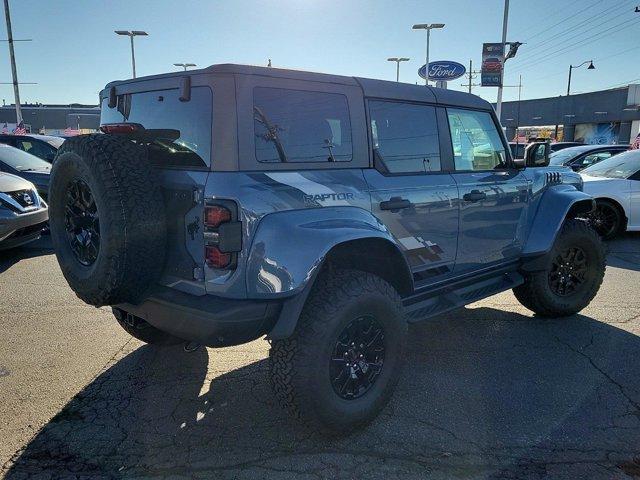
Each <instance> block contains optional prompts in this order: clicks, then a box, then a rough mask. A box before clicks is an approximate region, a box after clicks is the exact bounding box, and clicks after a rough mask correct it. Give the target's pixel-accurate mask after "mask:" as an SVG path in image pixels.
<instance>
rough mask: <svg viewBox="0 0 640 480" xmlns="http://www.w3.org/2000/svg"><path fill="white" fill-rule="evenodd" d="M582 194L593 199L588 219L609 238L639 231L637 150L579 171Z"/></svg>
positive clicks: (639, 158) (639, 162) (639, 166)
mask: <svg viewBox="0 0 640 480" xmlns="http://www.w3.org/2000/svg"><path fill="white" fill-rule="evenodd" d="M580 175H581V176H582V180H583V181H584V191H585V192H586V193H588V194H590V195H592V196H593V198H595V199H596V210H595V212H594V213H592V214H591V216H590V220H591V222H592V224H593V226H594V227H595V229H596V230H597V231H598V233H600V235H602V237H603V238H605V239H608V238H612V237H614V236H615V235H616V234H617V233H619V232H621V231H624V230H627V231H639V230H640V150H629V151H626V152H623V153H620V154H618V155H616V156H614V157H611V158H608V159H606V160H603V161H601V162H599V163H597V164H595V165H592V166H591V167H588V168H585V169H584V170H582V171H581V172H580Z"/></svg>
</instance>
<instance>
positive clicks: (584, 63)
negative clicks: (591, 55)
mask: <svg viewBox="0 0 640 480" xmlns="http://www.w3.org/2000/svg"><path fill="white" fill-rule="evenodd" d="M587 63H588V64H589V66H588V67H587V70H595V68H596V67H594V66H593V60H586V61H584V62H582V63H581V64H580V65H578V66H576V67H574V66H573V65H569V81H568V82H567V97H568V96H569V91H570V90H571V70H573V69H574V68H580V67H582V66H583V65H586V64H587Z"/></svg>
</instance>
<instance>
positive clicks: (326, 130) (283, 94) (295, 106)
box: [253, 87, 352, 163]
mask: <svg viewBox="0 0 640 480" xmlns="http://www.w3.org/2000/svg"><path fill="white" fill-rule="evenodd" d="M253 126H254V134H255V145H256V158H257V159H258V161H259V162H278V163H279V162H348V161H350V160H351V157H352V148H351V122H350V121H349V107H348V105H347V97H345V96H344V95H340V94H336V93H323V92H307V91H301V90H286V89H280V88H264V87H256V88H255V89H254V90H253Z"/></svg>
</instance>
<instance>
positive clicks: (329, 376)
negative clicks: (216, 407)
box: [269, 270, 407, 433]
mask: <svg viewBox="0 0 640 480" xmlns="http://www.w3.org/2000/svg"><path fill="white" fill-rule="evenodd" d="M406 334H407V323H406V320H405V318H404V315H403V311H402V302H401V300H400V297H399V296H398V293H397V292H396V291H395V289H394V288H393V287H392V286H391V285H389V284H388V283H387V282H385V281H384V280H383V279H381V278H380V277H377V276H375V275H372V274H370V273H365V272H360V271H354V270H336V271H334V272H332V273H325V274H323V275H322V276H321V277H320V278H319V279H318V281H317V283H316V285H315V286H314V290H313V292H311V294H310V297H309V299H308V300H307V304H306V305H305V307H304V310H303V312H302V314H301V316H300V320H299V322H298V326H297V329H296V331H295V333H294V334H293V336H292V337H290V338H288V339H285V340H276V341H274V342H273V343H272V346H271V350H270V352H269V370H270V380H271V386H272V388H273V390H274V393H275V395H276V397H277V399H278V400H279V401H280V403H281V404H282V405H283V406H284V407H285V408H287V409H288V410H289V411H290V412H291V413H293V415H294V416H296V417H299V418H301V419H302V420H303V421H306V422H307V423H309V424H311V425H313V426H314V427H316V428H320V429H321V430H323V431H325V432H328V433H349V432H351V431H353V430H355V429H357V428H360V427H362V426H364V425H366V424H367V423H369V422H370V421H371V420H373V419H374V418H375V417H376V415H377V414H378V413H379V412H380V411H381V410H382V409H383V408H384V406H385V405H386V404H387V402H388V401H389V399H390V397H391V395H392V393H393V390H394V388H395V386H396V384H397V382H398V379H399V376H400V367H401V363H402V359H403V354H404V347H405V343H406Z"/></svg>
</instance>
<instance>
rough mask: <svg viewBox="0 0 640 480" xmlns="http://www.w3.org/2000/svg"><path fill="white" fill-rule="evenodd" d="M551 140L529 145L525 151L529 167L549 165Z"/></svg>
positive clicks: (526, 162) (525, 158)
mask: <svg viewBox="0 0 640 480" xmlns="http://www.w3.org/2000/svg"><path fill="white" fill-rule="evenodd" d="M550 150H551V148H550V146H549V142H535V143H531V144H529V145H528V146H527V148H526V149H525V151H524V161H525V164H526V165H527V167H546V166H547V165H549V151H550Z"/></svg>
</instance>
